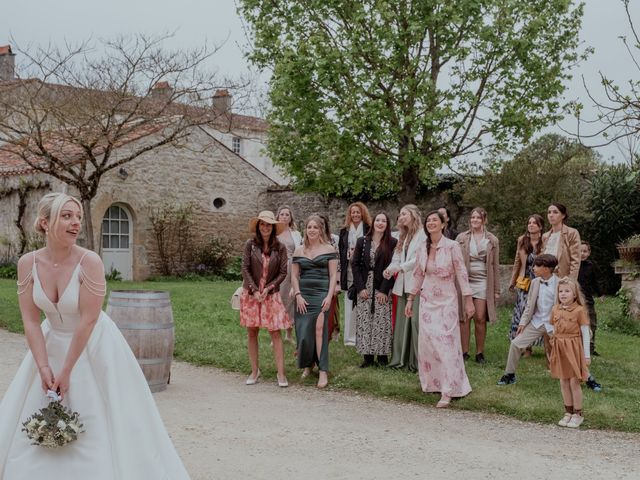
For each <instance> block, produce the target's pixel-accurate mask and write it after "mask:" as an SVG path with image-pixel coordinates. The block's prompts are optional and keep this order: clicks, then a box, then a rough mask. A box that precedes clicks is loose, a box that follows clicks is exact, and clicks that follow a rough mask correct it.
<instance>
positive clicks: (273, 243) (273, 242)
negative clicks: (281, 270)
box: [253, 220, 280, 255]
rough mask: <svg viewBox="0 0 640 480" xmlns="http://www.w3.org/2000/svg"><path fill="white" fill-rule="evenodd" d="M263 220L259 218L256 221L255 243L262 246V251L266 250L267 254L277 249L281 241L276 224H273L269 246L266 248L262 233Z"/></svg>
mask: <svg viewBox="0 0 640 480" xmlns="http://www.w3.org/2000/svg"><path fill="white" fill-rule="evenodd" d="M261 221H262V220H258V221H257V222H256V231H255V232H254V233H255V234H254V236H253V243H255V244H256V245H257V246H258V247H259V248H260V251H264V252H265V253H266V254H267V255H271V252H273V250H277V249H278V248H280V241H279V240H278V235H277V233H276V226H275V225H273V228H272V229H271V235H269V242H268V243H267V248H266V249H265V245H264V240H263V239H262V234H261V233H260V222H261Z"/></svg>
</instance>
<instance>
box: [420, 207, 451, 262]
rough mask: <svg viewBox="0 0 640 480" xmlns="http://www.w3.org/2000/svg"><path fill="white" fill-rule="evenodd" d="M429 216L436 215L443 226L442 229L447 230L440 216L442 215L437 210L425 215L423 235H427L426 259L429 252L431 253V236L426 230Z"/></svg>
mask: <svg viewBox="0 0 640 480" xmlns="http://www.w3.org/2000/svg"><path fill="white" fill-rule="evenodd" d="M431 215H437V216H438V218H439V219H440V221H441V222H442V224H443V225H444V228H447V223H446V222H445V221H444V217H443V216H442V214H441V213H440V212H439V211H438V210H431V211H430V212H429V213H427V214H426V215H425V217H424V233H425V234H426V235H427V257H428V256H429V252H430V251H431V234H430V233H429V231H428V230H427V220H429V217H430V216H431ZM444 228H443V229H442V234H443V235H444Z"/></svg>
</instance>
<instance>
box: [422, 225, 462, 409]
mask: <svg viewBox="0 0 640 480" xmlns="http://www.w3.org/2000/svg"><path fill="white" fill-rule="evenodd" d="M431 248H435V249H436V253H435V260H428V258H427V249H426V243H425V245H424V246H422V247H420V248H419V249H418V252H417V256H416V267H415V269H414V272H413V276H414V279H415V285H416V286H415V287H414V292H413V293H417V292H420V333H419V336H418V372H419V375H420V384H421V386H422V391H424V392H440V393H441V394H442V395H447V396H449V397H464V396H465V395H467V394H468V393H469V392H471V384H470V383H469V379H468V378H467V373H466V371H465V368H464V360H463V359H462V346H461V344H460V331H459V328H458V322H459V316H458V292H457V290H456V280H457V281H458V285H459V286H460V289H461V292H462V295H471V288H470V287H469V277H468V274H467V269H466V267H465V265H464V259H463V258H462V251H461V250H460V245H459V244H458V242H455V241H453V240H449V239H448V238H445V237H442V238H441V239H440V241H439V242H438V245H432V246H431Z"/></svg>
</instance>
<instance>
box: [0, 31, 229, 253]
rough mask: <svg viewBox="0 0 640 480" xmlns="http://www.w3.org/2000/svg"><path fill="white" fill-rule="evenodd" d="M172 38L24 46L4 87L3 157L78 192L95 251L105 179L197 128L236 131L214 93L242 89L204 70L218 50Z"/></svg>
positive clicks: (0, 89) (0, 96) (0, 99)
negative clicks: (95, 213) (171, 45)
mask: <svg viewBox="0 0 640 480" xmlns="http://www.w3.org/2000/svg"><path fill="white" fill-rule="evenodd" d="M170 36H171V35H168V34H165V35H161V36H145V35H136V36H133V37H119V38H117V39H115V40H102V41H98V42H97V43H94V42H85V43H82V44H81V45H79V46H72V45H65V46H64V47H63V48H58V47H55V46H49V47H47V48H38V49H36V50H35V51H29V50H28V49H25V50H21V49H18V50H17V51H18V52H20V53H21V57H20V58H21V60H22V56H24V57H25V58H26V60H27V61H26V65H24V67H23V69H22V70H21V72H22V73H21V75H16V77H15V79H13V80H9V81H5V82H0V153H2V152H3V151H4V153H5V154H9V155H13V156H15V157H16V158H19V159H20V160H21V161H23V162H24V163H26V164H27V165H29V166H30V167H31V168H32V169H33V170H36V171H39V172H43V173H46V174H48V175H51V176H52V177H55V178H57V179H58V180H60V181H62V182H64V183H66V184H68V185H70V186H72V187H74V188H75V189H77V191H78V192H79V195H80V197H81V200H82V203H83V206H84V209H85V228H86V230H85V232H86V235H87V246H88V247H89V248H92V249H93V248H94V245H93V243H94V235H93V228H92V223H91V200H92V199H93V198H94V197H95V195H96V194H97V192H98V188H99V185H100V180H101V178H102V177H103V175H104V174H105V173H107V172H109V171H110V170H113V169H115V168H119V167H121V166H122V165H124V164H126V163H127V162H130V161H132V160H133V159H135V158H137V157H139V156H140V155H142V154H144V153H146V152H149V151H152V150H154V149H158V148H161V147H163V146H166V145H170V144H173V145H176V146H177V145H179V144H184V140H185V138H186V137H187V136H188V135H189V134H190V132H191V131H192V130H193V127H197V126H204V125H211V126H214V127H216V128H218V129H220V130H229V129H230V128H231V124H232V122H233V115H232V114H231V110H230V105H226V106H224V105H223V106H224V108H220V102H218V103H217V105H216V102H213V103H214V107H216V106H217V108H212V100H213V97H214V92H216V91H217V89H218V88H222V87H224V88H229V89H232V90H235V91H238V89H239V88H240V87H241V85H240V82H231V81H229V80H228V79H225V80H224V81H222V79H218V75H217V73H216V72H212V71H210V70H208V69H207V68H206V64H207V61H208V60H209V59H210V58H211V56H212V55H213V54H215V53H216V51H217V50H218V49H219V47H209V46H204V47H202V48H200V49H195V50H177V51H170V50H167V49H165V48H164V46H163V44H164V42H165V41H166V40H167V39H168V38H169V37H170ZM9 53H11V52H9ZM229 98H231V97H229ZM236 98H237V97H236ZM138 140H140V141H138ZM125 145H126V146H127V148H126V149H124V148H121V147H123V146H125Z"/></svg>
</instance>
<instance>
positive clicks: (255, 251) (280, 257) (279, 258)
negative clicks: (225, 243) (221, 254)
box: [242, 239, 288, 295]
mask: <svg viewBox="0 0 640 480" xmlns="http://www.w3.org/2000/svg"><path fill="white" fill-rule="evenodd" d="M287 262H288V257H287V247H285V246H284V244H282V243H280V242H278V246H277V247H276V248H274V249H273V251H272V252H271V255H270V256H269V271H268V272H267V280H266V283H265V288H266V289H267V291H268V292H269V295H270V294H272V293H273V292H278V291H280V284H281V283H282V281H283V280H284V279H285V278H286V276H287ZM261 278H262V251H261V250H260V247H259V246H258V245H256V244H255V243H254V241H253V239H251V240H247V243H245V245H244V255H243V256H242V280H243V282H242V286H243V287H244V288H245V289H247V290H248V291H249V293H250V294H253V293H254V292H257V291H259V287H260V279H261Z"/></svg>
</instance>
